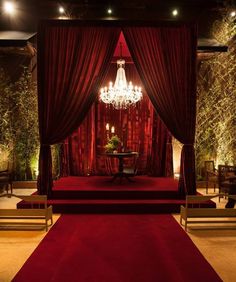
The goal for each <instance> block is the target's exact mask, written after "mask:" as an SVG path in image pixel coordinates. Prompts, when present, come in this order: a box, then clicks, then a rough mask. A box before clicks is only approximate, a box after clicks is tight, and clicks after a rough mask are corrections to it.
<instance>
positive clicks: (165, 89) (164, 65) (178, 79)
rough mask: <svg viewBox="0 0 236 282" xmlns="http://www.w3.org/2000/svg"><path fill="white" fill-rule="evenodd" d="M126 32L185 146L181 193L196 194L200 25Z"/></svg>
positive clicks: (147, 83) (157, 103)
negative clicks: (197, 28) (198, 37)
mask: <svg viewBox="0 0 236 282" xmlns="http://www.w3.org/2000/svg"><path fill="white" fill-rule="evenodd" d="M123 33H124V36H125V39H126V42H127V44H128V47H129V50H130V53H131V55H132V58H133V60H134V62H135V65H136V67H137V70H138V73H139V75H140V77H141V79H142V81H143V84H144V87H145V89H146V91H147V93H148V95H149V97H150V99H151V101H152V103H153V105H154V108H155V109H156V111H157V112H158V113H159V114H160V116H161V119H162V120H163V121H164V123H165V124H166V126H167V128H168V129H169V130H170V132H171V133H172V135H173V136H174V137H175V138H176V139H178V140H179V141H180V142H181V143H183V149H182V154H181V169H180V170H181V177H180V181H179V192H180V194H181V195H185V194H195V193H196V183H195V156H194V136H195V119H196V50H197V30H196V26H195V25H194V24H180V25H179V26H176V27H125V28H123ZM137 42H138V43H139V44H137Z"/></svg>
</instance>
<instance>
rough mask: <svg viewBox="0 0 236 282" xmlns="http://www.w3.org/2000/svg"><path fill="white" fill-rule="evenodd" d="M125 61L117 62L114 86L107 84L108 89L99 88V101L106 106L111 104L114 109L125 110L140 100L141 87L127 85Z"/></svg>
mask: <svg viewBox="0 0 236 282" xmlns="http://www.w3.org/2000/svg"><path fill="white" fill-rule="evenodd" d="M124 66H125V60H123V59H120V60H118V61H117V74H116V80H115V84H114V86H113V84H112V82H110V83H109V86H108V87H104V88H101V91H100V92H101V93H100V100H101V101H102V102H104V103H106V104H111V105H112V106H113V107H114V108H115V109H117V110H120V109H127V108H128V107H129V106H131V105H134V104H135V103H137V102H138V101H139V100H140V99H142V96H143V95H142V91H141V87H137V86H133V84H132V82H130V83H129V84H128V83H127V81H126V76H125V69H124Z"/></svg>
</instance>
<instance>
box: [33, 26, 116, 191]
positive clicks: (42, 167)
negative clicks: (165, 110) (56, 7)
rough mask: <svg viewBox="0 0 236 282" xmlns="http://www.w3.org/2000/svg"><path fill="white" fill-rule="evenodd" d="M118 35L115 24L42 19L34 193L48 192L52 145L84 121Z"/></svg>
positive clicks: (39, 34)
mask: <svg viewBox="0 0 236 282" xmlns="http://www.w3.org/2000/svg"><path fill="white" fill-rule="evenodd" d="M119 34H120V29H119V28H112V27H96V26H73V25H70V26H67V25H66V24H65V25H60V26H58V25H57V24H56V23H55V24H53V23H51V24H48V23H47V22H46V23H45V22H42V23H41V25H40V26H39V30H38V42H39V45H38V97H39V131H40V142H41V147H40V157H39V178H38V191H39V193H40V194H47V195H49V196H50V195H51V192H52V161H51V149H50V145H51V144H54V143H58V142H60V141H63V140H64V139H65V138H66V137H67V136H68V135H70V134H71V133H72V132H73V131H74V130H75V129H76V128H77V127H78V126H79V124H80V123H81V122H82V121H83V119H84V117H85V116H86V114H87V112H88V110H89V109H90V107H91V105H92V103H93V102H94V100H95V98H96V93H97V92H98V89H99V87H100V82H101V81H102V80H103V78H104V76H105V74H106V71H107V65H108V64H109V62H110V61H111V58H112V55H113V53H114V49H115V47H116V43H117V40H118V37H119Z"/></svg>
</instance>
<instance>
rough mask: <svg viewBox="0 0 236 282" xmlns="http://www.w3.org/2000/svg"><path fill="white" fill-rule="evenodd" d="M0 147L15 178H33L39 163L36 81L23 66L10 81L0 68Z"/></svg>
mask: <svg viewBox="0 0 236 282" xmlns="http://www.w3.org/2000/svg"><path fill="white" fill-rule="evenodd" d="M0 79H1V80H0V120H1V123H0V136H1V137H0V149H1V154H4V152H5V153H6V152H7V153H8V161H9V162H10V163H11V166H12V168H13V172H14V178H15V179H17V180H25V179H32V178H35V176H36V175H35V174H36V173H37V166H38V160H37V159H38V157H37V155H38V147H39V137H38V110H37V109H38V106H37V91H36V84H35V83H34V82H33V80H32V75H31V73H30V71H29V70H28V69H27V68H26V67H23V71H22V75H21V77H20V78H19V79H18V80H17V81H16V82H14V83H12V82H11V81H10V80H9V79H8V78H7V76H6V74H5V73H4V71H3V70H0Z"/></svg>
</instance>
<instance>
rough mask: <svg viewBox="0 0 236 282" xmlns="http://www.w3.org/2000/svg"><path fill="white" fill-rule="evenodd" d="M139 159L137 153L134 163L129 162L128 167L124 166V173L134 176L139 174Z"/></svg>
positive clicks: (133, 159)
mask: <svg viewBox="0 0 236 282" xmlns="http://www.w3.org/2000/svg"><path fill="white" fill-rule="evenodd" d="M138 159H139V154H138V153H136V154H134V155H133V158H132V161H131V162H129V165H128V166H124V172H126V173H128V174H132V175H136V174H137V172H138Z"/></svg>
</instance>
